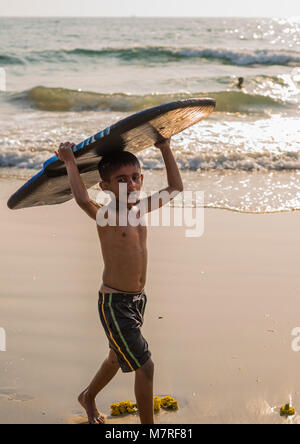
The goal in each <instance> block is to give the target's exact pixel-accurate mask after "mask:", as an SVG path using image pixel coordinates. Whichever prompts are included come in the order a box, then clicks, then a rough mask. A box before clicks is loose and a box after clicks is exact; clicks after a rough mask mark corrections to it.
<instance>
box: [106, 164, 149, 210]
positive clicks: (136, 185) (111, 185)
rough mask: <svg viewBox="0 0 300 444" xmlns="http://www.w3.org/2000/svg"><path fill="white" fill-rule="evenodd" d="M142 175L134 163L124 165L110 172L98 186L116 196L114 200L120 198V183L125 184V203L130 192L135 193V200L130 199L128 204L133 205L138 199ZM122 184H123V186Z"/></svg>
mask: <svg viewBox="0 0 300 444" xmlns="http://www.w3.org/2000/svg"><path fill="white" fill-rule="evenodd" d="M143 180H144V176H143V175H142V174H141V170H140V168H139V167H138V166H136V165H124V166H122V167H121V168H119V169H118V170H117V171H115V172H114V173H112V175H111V177H110V180H109V181H108V182H106V181H103V182H101V183H100V187H101V188H102V190H103V191H110V192H112V193H114V195H115V196H116V200H117V201H119V198H120V184H124V185H126V186H127V203H128V197H129V195H130V194H131V193H136V195H135V196H134V197H135V202H133V201H132V200H133V199H132V200H130V204H128V205H129V206H131V205H134V203H136V202H137V201H138V200H139V195H140V191H141V189H142V186H143ZM124 185H123V186H124Z"/></svg>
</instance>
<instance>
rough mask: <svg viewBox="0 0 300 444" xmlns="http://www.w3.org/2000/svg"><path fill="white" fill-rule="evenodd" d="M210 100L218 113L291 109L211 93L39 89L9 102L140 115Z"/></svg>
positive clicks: (261, 99) (238, 94) (267, 100)
mask: <svg viewBox="0 0 300 444" xmlns="http://www.w3.org/2000/svg"><path fill="white" fill-rule="evenodd" d="M192 97H211V98H213V99H215V100H216V101H217V107H216V111H217V112H226V113H252V112H255V113H259V112H261V113H264V112H265V111H266V110H268V109H269V110H270V109H280V108H289V107H290V106H292V105H291V104H289V103H287V102H283V101H281V100H279V99H276V98H271V97H268V96H264V95H259V94H250V93H246V92H243V91H219V92H211V93H205V94H203V93H193V94H187V93H170V94H146V95H132V94H124V93H114V94H101V93H96V92H89V91H78V90H71V89H67V88H47V87H43V86H37V87H35V88H32V89H30V90H27V91H24V92H22V93H16V94H8V95H7V100H8V101H10V102H12V103H16V104H19V105H22V106H24V107H31V108H34V109H38V110H43V111H75V112H76V111H77V112H80V111H114V112H126V113H127V112H132V113H133V112H138V111H141V110H144V109H147V108H151V107H154V106H158V105H161V104H162V103H167V102H171V101H175V100H180V99H188V98H192Z"/></svg>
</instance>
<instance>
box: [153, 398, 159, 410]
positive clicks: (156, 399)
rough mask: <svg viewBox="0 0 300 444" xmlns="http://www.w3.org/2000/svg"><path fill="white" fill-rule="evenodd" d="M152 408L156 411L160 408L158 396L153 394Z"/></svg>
mask: <svg viewBox="0 0 300 444" xmlns="http://www.w3.org/2000/svg"><path fill="white" fill-rule="evenodd" d="M153 408H154V411H155V412H158V411H159V409H160V399H159V397H158V396H154V398H153Z"/></svg>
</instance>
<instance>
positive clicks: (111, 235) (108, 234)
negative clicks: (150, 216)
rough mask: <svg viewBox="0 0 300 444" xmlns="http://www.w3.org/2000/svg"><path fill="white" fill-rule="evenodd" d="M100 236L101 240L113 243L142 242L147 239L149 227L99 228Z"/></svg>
mask: <svg viewBox="0 0 300 444" xmlns="http://www.w3.org/2000/svg"><path fill="white" fill-rule="evenodd" d="M98 232H99V237H100V239H101V240H104V241H105V240H106V241H110V242H113V243H120V246H121V245H124V244H128V243H130V244H142V243H145V242H146V239H147V227H145V226H141V225H139V226H137V227H132V226H130V225H127V226H110V227H105V228H101V229H99V228H98Z"/></svg>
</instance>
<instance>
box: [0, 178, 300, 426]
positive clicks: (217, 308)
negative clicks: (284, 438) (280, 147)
mask: <svg viewBox="0 0 300 444" xmlns="http://www.w3.org/2000/svg"><path fill="white" fill-rule="evenodd" d="M19 186H20V183H19V182H14V181H3V180H1V182H0V214H1V219H0V227H1V231H0V236H1V267H0V279H1V288H0V327H2V328H4V329H5V331H6V335H7V351H6V352H0V374H1V379H0V423H10V424H16V423H42V424H46V423H63V424H67V423H70V422H71V423H72V422H81V421H82V420H84V419H83V418H82V415H83V411H82V409H81V408H80V406H79V405H78V404H77V400H76V398H77V395H78V394H79V392H80V391H81V390H82V389H83V388H84V387H85V386H86V385H87V384H88V382H89V380H90V379H91V378H92V377H93V375H94V373H95V372H96V370H98V367H99V365H100V363H101V362H102V360H103V359H104V358H105V357H106V354H107V340H106V337H105V334H104V332H103V330H102V327H101V324H100V321H99V318H98V312H97V297H98V289H99V286H100V283H101V274H102V269H103V262H102V258H101V253H100V248H99V241H98V238H97V234H96V227H95V224H94V222H93V221H92V220H91V219H89V218H88V217H87V216H86V215H85V214H84V213H83V212H82V211H81V210H80V209H78V208H77V207H76V205H75V204H74V202H73V201H72V202H68V203H66V204H64V205H60V206H53V207H44V208H35V209H27V210H19V211H11V210H8V209H7V207H6V200H7V198H8V197H9V195H10V194H11V193H12V192H13V191H15V190H16V188H18V187H19ZM299 226H300V214H299V213H282V214H272V215H267V214H265V215H251V214H239V213H233V212H228V211H221V210H213V209H209V210H208V209H207V210H205V232H204V235H203V236H202V237H200V238H187V237H185V228H165V227H163V228H150V229H149V239H148V246H149V270H148V282H147V287H146V292H147V296H148V306H147V309H146V316H145V324H144V327H143V333H144V335H145V337H146V338H147V340H148V342H149V345H150V349H151V351H152V357H153V360H154V362H155V366H156V369H155V395H158V396H160V395H172V396H174V397H175V399H177V400H178V402H179V406H180V408H179V410H178V412H176V413H163V414H159V415H156V422H157V423H182V424H189V423H191V424H193V423H284V422H287V421H288V420H286V419H284V418H281V417H280V416H279V413H278V408H279V407H280V406H281V405H283V404H285V403H287V402H288V401H289V400H290V397H291V399H292V403H293V405H294V406H295V408H296V416H295V417H294V419H293V420H292V421H293V422H300V417H298V416H297V415H298V413H297V412H299V414H300V397H299V393H300V382H299V360H300V352H299V353H296V352H294V351H293V350H292V348H291V343H292V340H293V337H292V336H291V332H292V329H293V328H295V327H297V326H300V314H299V312H300V311H299V247H300V234H299ZM133 378H134V375H132V374H129V375H128V374H127V375H124V374H121V373H119V374H118V375H117V376H116V378H115V379H114V380H113V381H112V382H111V384H110V385H109V386H108V387H107V388H106V389H105V390H104V391H103V393H101V395H100V396H99V398H98V408H99V409H100V410H102V411H103V412H104V413H105V414H108V415H109V411H110V409H109V406H110V404H111V403H113V402H118V401H122V400H127V399H130V400H132V401H134V392H133V381H134V379H133ZM122 420H124V421H125V422H128V421H130V422H135V423H138V417H136V416H133V417H129V418H123V419H122V418H117V419H111V421H112V422H118V421H122Z"/></svg>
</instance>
